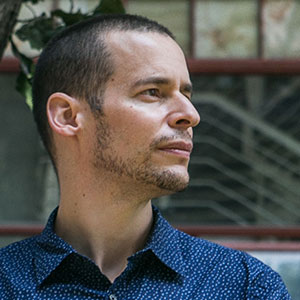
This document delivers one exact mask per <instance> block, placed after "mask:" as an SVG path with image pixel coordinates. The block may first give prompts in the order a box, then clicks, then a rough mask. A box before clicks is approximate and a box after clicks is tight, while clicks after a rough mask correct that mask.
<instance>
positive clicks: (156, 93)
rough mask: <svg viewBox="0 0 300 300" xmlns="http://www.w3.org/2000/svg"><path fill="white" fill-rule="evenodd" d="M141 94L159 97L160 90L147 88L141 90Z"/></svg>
mask: <svg viewBox="0 0 300 300" xmlns="http://www.w3.org/2000/svg"><path fill="white" fill-rule="evenodd" d="M141 94H142V95H146V96H151V97H160V92H159V90H158V89H148V90H145V91H143V92H142V93H141Z"/></svg>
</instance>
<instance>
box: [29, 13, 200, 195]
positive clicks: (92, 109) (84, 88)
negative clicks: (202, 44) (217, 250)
mask: <svg viewBox="0 0 300 300" xmlns="http://www.w3.org/2000/svg"><path fill="white" fill-rule="evenodd" d="M102 18H103V20H104V21H103V20H102ZM103 22H104V23H103ZM121 24H122V25H121ZM126 24H127V25H126ZM104 25H105V26H104ZM125 25H126V26H125ZM77 26H78V30H79V32H78V33H77V29H76V27H74V28H71V29H69V32H68V30H67V31H66V32H65V33H62V34H61V35H60V36H58V37H57V38H56V39H54V41H52V42H51V43H50V45H49V46H48V48H46V51H45V52H44V53H43V55H42V56H41V64H40V66H38V68H37V69H38V72H37V74H36V76H37V77H36V80H35V93H34V107H35V110H34V112H35V117H36V120H37V123H38V125H39V126H40V127H41V126H44V128H43V127H42V130H41V129H40V131H42V134H43V133H44V134H45V132H47V131H46V130H50V128H49V127H48V123H47V120H43V118H44V119H46V112H47V114H48V122H49V124H50V127H51V130H52V133H53V137H54V140H55V141H56V143H55V147H56V148H57V149H56V148H55V150H56V152H59V154H61V153H62V151H63V150H65V149H66V148H69V149H70V150H69V151H70V152H69V153H70V156H71V154H72V153H74V152H76V151H77V150H78V151H77V153H80V154H79V155H77V156H76V159H78V158H79V159H83V160H84V162H85V163H84V166H86V165H90V166H91V168H90V169H93V170H95V172H96V173H97V172H98V171H99V172H100V174H102V175H103V174H104V173H105V172H107V173H109V176H110V178H113V176H115V177H120V178H121V177H122V179H123V181H124V182H125V181H126V180H131V182H132V180H133V181H134V182H136V183H141V184H145V185H147V186H152V187H153V189H157V188H158V189H159V190H165V192H164V193H168V192H173V191H177V190H181V189H183V188H185V187H186V185H187V183H188V179H189V178H188V173H187V166H188V162H189V154H190V152H191V147H192V127H193V126H196V125H197V124H198V122H199V115H198V113H197V112H196V110H195V108H194V107H193V105H192V104H191V102H190V98H191V82H190V78H189V74H188V70H187V66H186V61H185V58H184V55H183V52H182V50H181V49H180V47H179V46H178V45H177V44H176V42H175V41H174V39H173V36H172V35H171V33H170V32H169V31H168V30H167V29H165V28H164V27H162V26H160V25H158V24H157V23H155V22H152V21H149V20H146V19H144V18H141V17H135V16H127V15H124V16H109V17H100V18H99V19H98V18H97V19H95V20H92V21H89V22H88V23H84V24H82V25H77ZM85 26H88V27H85ZM99 26H100V27H101V26H104V29H103V28H101V29H99V28H98V27H99ZM82 28H83V29H82ZM88 28H89V29H88ZM89 30H90V31H91V32H89ZM69 42H70V43H71V44H72V45H73V47H71V46H70V45H68V46H67V49H68V50H66V49H62V48H64V46H65V44H68V43H69ZM90 43H91V45H90ZM57 44H58V45H57ZM86 48H87V49H86ZM90 48H91V49H90ZM52 51H54V53H56V56H55V57H56V58H57V60H58V61H56V60H52V64H55V66H52V65H51V64H49V63H48V67H49V70H47V69H45V70H44V68H45V64H43V61H46V62H47V60H48V58H47V53H48V55H50V57H52V56H53V53H52ZM60 51H63V52H64V59H62V58H60V57H59V56H60ZM46 65H47V64H46ZM43 66H44V67H43ZM65 68H66V70H65ZM53 69H54V71H53ZM44 73H46V75H45V74H44ZM39 75H40V76H42V77H41V78H44V79H41V78H39ZM53 77H55V78H53ZM52 81H53V82H54V81H55V83H51V84H50V82H52ZM47 85H48V86H47ZM39 90H41V91H43V93H41V92H40V95H41V96H39V93H38V92H37V91H39ZM58 92H59V93H58ZM41 99H42V100H41ZM39 101H42V102H43V104H42V109H40V110H38V109H37V107H38V106H39V105H40V104H39ZM84 104H85V105H84ZM40 113H41V114H43V115H44V117H40V116H39V114H40ZM43 122H44V123H43ZM43 130H44V132H43ZM62 137H63V138H62ZM46 138H49V136H47V135H46ZM58 140H59V141H60V142H58ZM44 141H45V138H44ZM50 141H51V139H50ZM57 144H58V145H59V146H57ZM46 145H47V141H46ZM49 145H51V144H48V147H49ZM53 148H54V147H51V151H52V153H53ZM66 158H68V153H67V154H65V155H64V159H65V160H66ZM73 159H74V157H73ZM96 177H97V176H96ZM166 191H168V192H166ZM158 195H159V192H158Z"/></svg>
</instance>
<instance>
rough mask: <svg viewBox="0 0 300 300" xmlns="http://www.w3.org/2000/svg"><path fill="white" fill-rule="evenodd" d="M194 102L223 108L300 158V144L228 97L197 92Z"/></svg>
mask: <svg viewBox="0 0 300 300" xmlns="http://www.w3.org/2000/svg"><path fill="white" fill-rule="evenodd" d="M193 101H194V103H212V104H215V105H216V106H218V107H221V108H222V109H223V110H224V111H226V112H227V113H229V114H231V115H233V116H234V117H236V118H237V119H239V120H240V121H242V122H243V123H246V124H247V125H248V126H249V127H252V128H254V129H257V130H259V131H260V132H263V133H264V134H265V135H266V136H268V137H269V138H271V139H273V140H275V141H276V142H277V143H278V144H280V145H282V146H284V147H286V148H288V149H289V150H290V151H291V152H293V153H295V154H296V155H298V156H300V142H298V141H296V140H295V139H293V138H292V137H289V136H287V135H286V134H285V133H283V132H282V131H281V130H279V129H277V128H275V127H274V126H272V125H270V124H268V123H267V122H265V121H263V120H261V119H259V118H257V117H255V116H254V115H253V114H251V113H249V112H247V111H244V110H243V109H242V108H240V107H239V106H238V105H236V104H234V103H232V102H231V101H229V100H228V99H227V98H226V97H224V96H221V95H216V94H213V93H199V92H196V93H194V95H193Z"/></svg>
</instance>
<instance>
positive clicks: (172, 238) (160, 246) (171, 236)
mask: <svg viewBox="0 0 300 300" xmlns="http://www.w3.org/2000/svg"><path fill="white" fill-rule="evenodd" d="M57 211H58V208H56V209H55V210H54V211H53V212H52V214H51V215H50V217H49V220H48V222H47V225H46V227H45V229H44V230H43V232H42V233H41V234H40V235H39V236H38V237H37V248H36V250H35V251H36V253H35V259H34V263H35V267H36V276H37V283H38V285H40V284H41V283H42V282H43V281H44V280H45V279H46V278H47V277H48V276H49V275H50V273H51V272H53V271H54V270H55V269H56V268H57V267H58V266H59V265H60V264H61V262H62V261H63V260H64V259H65V258H66V257H67V256H69V255H70V254H72V253H76V250H75V249H73V247H72V246H71V245H69V244H68V243H66V242H65V241H64V240H63V239H61V238H60V237H59V236H58V235H56V234H55V232H54V222H55V219H56V215H57ZM149 250H151V251H152V252H153V253H154V254H155V256H156V257H157V258H158V259H159V260H160V261H161V262H162V263H164V264H165V265H166V266H168V267H169V268H171V269H172V270H173V271H175V272H176V273H179V274H180V275H182V276H184V275H185V267H184V261H183V255H182V252H181V246H180V237H179V232H178V231H177V230H176V229H174V228H173V227H172V226H171V225H170V224H169V223H168V222H167V221H166V220H165V219H164V218H163V217H162V215H161V214H160V213H159V211H158V209H157V208H155V207H154V206H153V227H152V231H151V233H150V235H149V238H148V241H147V243H146V246H145V248H144V249H143V250H141V251H140V252H146V251H149Z"/></svg>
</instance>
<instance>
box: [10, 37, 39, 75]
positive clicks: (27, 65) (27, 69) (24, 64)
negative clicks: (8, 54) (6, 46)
mask: <svg viewBox="0 0 300 300" xmlns="http://www.w3.org/2000/svg"><path fill="white" fill-rule="evenodd" d="M10 43H11V47H12V51H13V54H14V56H15V57H16V58H18V60H19V62H20V67H21V70H22V72H23V73H24V74H25V75H26V76H27V77H28V78H32V74H33V72H34V68H35V66H34V62H33V60H32V59H30V58H28V57H27V56H25V55H24V54H22V53H21V52H20V51H19V50H18V48H17V47H16V45H15V43H14V42H13V40H12V39H11V38H10Z"/></svg>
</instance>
